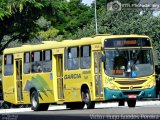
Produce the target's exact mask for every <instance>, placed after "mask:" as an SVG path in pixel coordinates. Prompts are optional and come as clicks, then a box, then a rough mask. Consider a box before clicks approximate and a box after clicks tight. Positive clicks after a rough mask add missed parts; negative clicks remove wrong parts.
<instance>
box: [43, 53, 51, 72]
mask: <svg viewBox="0 0 160 120" xmlns="http://www.w3.org/2000/svg"><path fill="white" fill-rule="evenodd" d="M51 71H52V51H51V50H45V51H43V72H51Z"/></svg>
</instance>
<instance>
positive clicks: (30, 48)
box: [2, 35, 156, 111]
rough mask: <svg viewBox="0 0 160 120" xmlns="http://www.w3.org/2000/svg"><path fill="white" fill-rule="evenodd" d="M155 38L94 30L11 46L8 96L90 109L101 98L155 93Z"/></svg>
mask: <svg viewBox="0 0 160 120" xmlns="http://www.w3.org/2000/svg"><path fill="white" fill-rule="evenodd" d="M154 69H155V68H154V62H153V48H152V45H151V40H150V38H149V37H147V36H141V35H95V36H92V37H86V38H82V39H79V40H64V41H62V42H56V41H44V42H42V43H41V44H38V45H23V46H21V47H16V48H8V49H5V50H4V52H3V65H2V71H3V72H2V83H3V94H4V101H6V102H8V103H12V104H31V106H32V107H31V108H32V110H34V111H44V110H47V109H48V106H49V105H50V104H66V107H67V108H70V109H83V108H84V105H86V106H87V108H88V109H92V108H94V107H95V103H96V102H106V101H112V100H117V101H120V100H124V101H127V103H128V106H129V107H135V105H136V100H137V99H143V98H154V97H155V96H156V93H155V91H156V88H155V86H156V81H155V72H154V71H155V70H154Z"/></svg>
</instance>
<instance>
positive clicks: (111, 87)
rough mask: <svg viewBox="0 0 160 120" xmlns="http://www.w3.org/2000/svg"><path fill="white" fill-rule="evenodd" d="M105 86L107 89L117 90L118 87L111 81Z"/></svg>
mask: <svg viewBox="0 0 160 120" xmlns="http://www.w3.org/2000/svg"><path fill="white" fill-rule="evenodd" d="M107 87H108V88H109V89H113V90H118V87H117V86H115V85H114V84H113V83H111V82H109V83H107Z"/></svg>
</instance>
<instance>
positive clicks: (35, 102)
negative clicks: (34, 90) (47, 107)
mask: <svg viewBox="0 0 160 120" xmlns="http://www.w3.org/2000/svg"><path fill="white" fill-rule="evenodd" d="M32 105H33V107H36V106H37V100H36V97H35V95H34V96H33V97H32Z"/></svg>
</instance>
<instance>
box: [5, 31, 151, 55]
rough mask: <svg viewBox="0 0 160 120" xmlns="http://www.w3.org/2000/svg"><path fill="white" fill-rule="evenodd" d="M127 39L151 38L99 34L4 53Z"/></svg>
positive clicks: (7, 50) (28, 46)
mask: <svg viewBox="0 0 160 120" xmlns="http://www.w3.org/2000/svg"><path fill="white" fill-rule="evenodd" d="M127 37H135V38H136V37H137V38H149V37H148V36H144V35H135V34H131V35H109V34H98V35H94V36H91V37H85V38H81V39H77V40H63V41H62V42H57V41H43V42H42V43H41V44H37V45H22V46H21V47H15V48H7V49H5V50H4V51H3V54H10V53H19V52H25V51H36V50H41V49H53V48H55V49H56V48H64V47H70V46H79V45H89V44H100V43H101V44H103V41H104V40H105V39H110V38H127Z"/></svg>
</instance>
